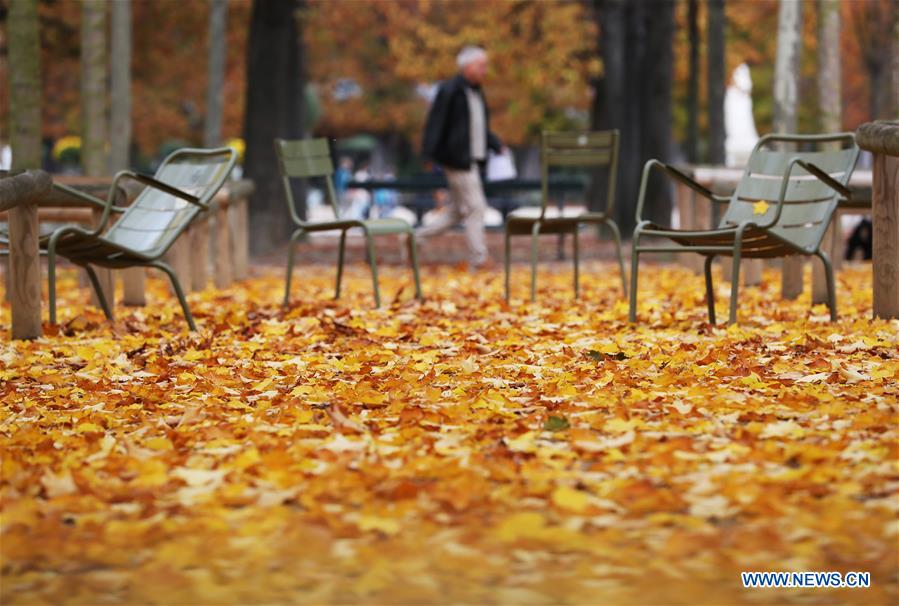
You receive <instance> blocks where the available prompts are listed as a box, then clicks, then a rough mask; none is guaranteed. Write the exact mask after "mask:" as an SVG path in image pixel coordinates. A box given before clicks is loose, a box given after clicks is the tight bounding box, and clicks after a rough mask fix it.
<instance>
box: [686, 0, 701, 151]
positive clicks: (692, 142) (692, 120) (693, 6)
mask: <svg viewBox="0 0 899 606" xmlns="http://www.w3.org/2000/svg"><path fill="white" fill-rule="evenodd" d="M687 30H688V35H689V43H690V68H689V75H688V78H689V79H688V81H687V149H686V151H687V160H688V161H690V162H692V163H695V162H699V125H698V119H699V0H689V3H688V4H687Z"/></svg>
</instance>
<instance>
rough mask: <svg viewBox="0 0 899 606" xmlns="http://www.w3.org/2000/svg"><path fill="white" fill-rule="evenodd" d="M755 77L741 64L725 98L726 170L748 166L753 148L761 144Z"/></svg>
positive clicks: (735, 72) (732, 78) (746, 66)
mask: <svg viewBox="0 0 899 606" xmlns="http://www.w3.org/2000/svg"><path fill="white" fill-rule="evenodd" d="M751 93H752V76H750V75H749V66H748V65H746V64H745V63H741V64H740V65H738V66H737V69H735V70H734V73H733V76H732V77H731V85H730V86H728V87H727V92H726V93H725V95H724V132H725V139H724V151H725V156H726V159H725V164H727V166H745V165H746V162H747V161H748V160H749V154H750V153H751V152H752V148H753V147H755V144H756V143H758V140H759V133H758V131H756V130H755V118H753V116H752V94H751Z"/></svg>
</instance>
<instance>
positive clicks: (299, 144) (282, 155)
mask: <svg viewBox="0 0 899 606" xmlns="http://www.w3.org/2000/svg"><path fill="white" fill-rule="evenodd" d="M275 152H276V153H277V155H278V169H279V170H280V171H281V180H282V181H283V183H284V195H285V197H286V198H287V209H288V210H289V211H290V216H291V217H292V218H293V220H294V221H295V222H296V223H299V224H303V223H304V222H305V221H303V219H302V217H300V215H299V213H298V212H297V208H296V203H295V202H294V199H293V191H292V190H291V187H290V180H291V179H310V178H314V177H322V178H324V180H325V184H326V185H325V187H326V189H327V192H328V194H327V195H328V202H329V203H330V204H331V208H332V209H333V210H334V217H335V218H338V217H340V214H339V210H338V208H337V194H336V193H335V191H334V182H333V181H332V179H331V176H332V175H333V174H334V164H333V163H332V162H331V149H330V148H329V147H328V140H327V139H294V140H286V139H275Z"/></svg>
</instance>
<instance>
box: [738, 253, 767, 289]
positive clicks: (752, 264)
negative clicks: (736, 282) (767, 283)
mask: <svg viewBox="0 0 899 606" xmlns="http://www.w3.org/2000/svg"><path fill="white" fill-rule="evenodd" d="M740 273H742V274H743V285H744V286H758V285H759V284H761V283H762V259H746V260H745V261H743V271H742V272H740Z"/></svg>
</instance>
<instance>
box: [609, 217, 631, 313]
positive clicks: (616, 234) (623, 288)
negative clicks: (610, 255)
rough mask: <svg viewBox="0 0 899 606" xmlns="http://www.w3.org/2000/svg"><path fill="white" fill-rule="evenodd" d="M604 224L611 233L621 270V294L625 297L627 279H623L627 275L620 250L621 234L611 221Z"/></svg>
mask: <svg viewBox="0 0 899 606" xmlns="http://www.w3.org/2000/svg"><path fill="white" fill-rule="evenodd" d="M605 224H606V225H608V227H609V230H610V231H611V232H612V237H613V238H614V240H615V250H616V251H617V252H618V269H619V270H621V292H622V293H624V296H625V297H627V278H626V277H625V276H626V275H627V274H626V273H625V271H624V253H623V252H622V250H621V232H620V231H619V230H618V225H616V224H615V222H614V221H612V220H611V219H608V220H606V222H605Z"/></svg>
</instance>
